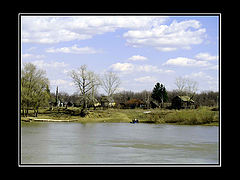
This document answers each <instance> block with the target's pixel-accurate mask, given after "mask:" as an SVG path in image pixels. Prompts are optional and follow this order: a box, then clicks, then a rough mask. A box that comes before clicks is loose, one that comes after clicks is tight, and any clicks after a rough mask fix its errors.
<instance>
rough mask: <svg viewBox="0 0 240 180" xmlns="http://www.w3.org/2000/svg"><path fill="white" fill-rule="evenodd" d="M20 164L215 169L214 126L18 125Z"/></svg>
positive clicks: (216, 129) (216, 137) (216, 142)
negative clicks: (201, 166) (200, 166)
mask: <svg viewBox="0 0 240 180" xmlns="http://www.w3.org/2000/svg"><path fill="white" fill-rule="evenodd" d="M21 126H22V127H21V141H20V142H21V144H20V152H21V156H20V157H21V164H81V165H82V164H218V163H219V127H218V126H187V125H167V124H144V123H139V124H130V123H76V122H74V123H73V122H71V123H66V122H64V123H52V122H34V123H23V122H22V123H21Z"/></svg>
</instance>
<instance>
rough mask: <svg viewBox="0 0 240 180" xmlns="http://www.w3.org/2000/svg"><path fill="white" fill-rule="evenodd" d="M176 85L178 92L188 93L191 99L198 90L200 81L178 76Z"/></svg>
mask: <svg viewBox="0 0 240 180" xmlns="http://www.w3.org/2000/svg"><path fill="white" fill-rule="evenodd" d="M175 85H176V86H177V91H178V93H181V94H187V95H188V96H190V97H191V99H192V98H193V96H194V95H195V94H196V92H197V90H198V83H197V82H196V81H194V80H191V79H189V78H183V77H178V78H176V80H175Z"/></svg>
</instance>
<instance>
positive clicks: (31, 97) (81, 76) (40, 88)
mask: <svg viewBox="0 0 240 180" xmlns="http://www.w3.org/2000/svg"><path fill="white" fill-rule="evenodd" d="M69 75H70V77H71V78H72V80H73V82H74V84H75V86H76V88H77V90H78V94H77V95H76V94H75V95H74V96H73V97H71V96H69V95H68V94H67V93H62V96H64V98H65V100H66V101H69V100H70V101H71V99H73V98H75V99H74V101H75V102H76V99H78V100H77V101H78V102H79V104H81V107H82V109H81V113H80V114H81V116H85V114H86V108H87V106H89V105H91V104H94V103H96V102H97V99H96V95H97V89H98V88H99V87H100V86H101V87H102V88H103V90H104V91H105V93H106V94H107V96H108V97H109V98H113V94H114V93H115V91H116V90H117V88H118V87H119V85H120V79H119V77H118V76H117V75H116V74H115V73H113V72H106V73H104V75H103V76H102V77H100V76H99V75H97V74H95V73H94V72H92V71H89V70H88V69H87V66H86V65H82V66H81V67H79V68H78V69H77V70H73V71H71V72H70V73H69ZM59 95H60V96H59ZM59 95H58V96H59V97H60V98H61V94H59ZM54 98H55V97H53V96H51V94H50V90H49V80H48V78H47V77H46V73H45V72H44V71H42V70H38V69H37V68H36V66H35V65H33V64H32V63H25V64H24V68H23V69H22V72H21V108H22V113H23V115H25V116H27V115H28V110H29V109H30V108H33V109H34V111H36V113H35V116H37V113H38V108H39V107H40V106H45V105H47V104H48V103H49V101H52V102H54V101H55V100H54Z"/></svg>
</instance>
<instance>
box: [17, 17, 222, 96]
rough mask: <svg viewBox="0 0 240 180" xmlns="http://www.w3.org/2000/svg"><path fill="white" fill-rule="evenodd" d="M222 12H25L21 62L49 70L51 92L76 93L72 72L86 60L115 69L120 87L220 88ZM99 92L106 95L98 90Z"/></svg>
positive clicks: (91, 65) (98, 67)
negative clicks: (182, 82) (185, 83)
mask: <svg viewBox="0 0 240 180" xmlns="http://www.w3.org/2000/svg"><path fill="white" fill-rule="evenodd" d="M218 26H219V17H218V16H204V15H203V16H21V46H22V52H21V55H22V56H21V62H22V63H24V62H32V63H34V64H35V65H36V66H37V67H38V68H41V69H44V70H45V71H46V74H47V77H48V78H49V80H50V90H51V91H52V92H54V91H55V89H56V86H58V87H59V91H64V92H67V93H69V94H72V93H74V92H76V91H77V89H76V88H75V86H74V85H73V82H72V79H71V78H70V76H69V75H68V72H70V71H71V70H73V69H76V68H77V67H80V66H81V65H83V64H86V65H87V67H88V69H89V70H91V71H94V72H95V73H97V74H99V75H100V76H101V75H102V74H103V73H104V72H105V71H113V72H115V73H117V74H118V76H119V77H120V79H121V85H120V88H119V89H118V91H122V90H131V91H134V92H139V91H142V90H152V89H153V87H154V85H155V84H156V82H160V83H163V84H164V85H165V87H166V89H167V90H173V89H176V88H177V87H176V85H175V84H174V82H175V80H176V78H178V77H185V78H189V79H192V80H194V81H197V82H198V92H201V91H209V90H212V91H218V74H219V61H218V60H219V55H218V54H219V52H218V49H219V43H218V40H219V32H218V31H219V27H218ZM99 92H100V93H103V91H102V90H101V89H99Z"/></svg>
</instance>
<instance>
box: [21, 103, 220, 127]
mask: <svg viewBox="0 0 240 180" xmlns="http://www.w3.org/2000/svg"><path fill="white" fill-rule="evenodd" d="M88 112H89V113H88V115H87V116H86V117H84V118H83V117H80V115H79V114H80V109H79V108H74V107H73V108H68V109H65V108H58V109H54V110H49V109H40V110H39V115H38V117H32V116H30V117H21V119H22V120H28V119H53V120H70V121H71V120H74V121H77V122H130V121H131V120H132V119H135V118H136V119H138V120H139V122H140V123H170V124H180V125H219V111H213V110H212V108H210V107H200V108H198V109H183V110H167V109H149V110H144V109H104V110H103V109H97V110H89V111H88ZM30 115H31V111H30Z"/></svg>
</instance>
